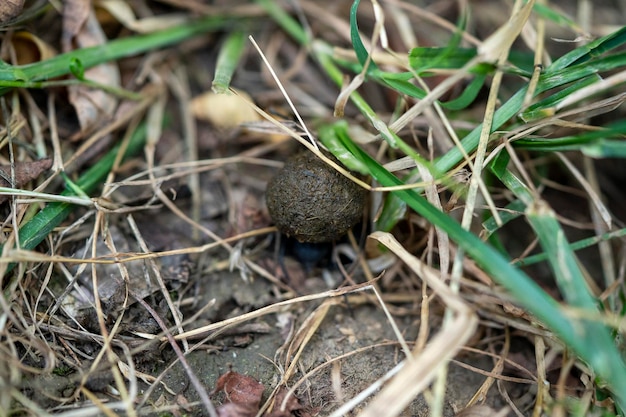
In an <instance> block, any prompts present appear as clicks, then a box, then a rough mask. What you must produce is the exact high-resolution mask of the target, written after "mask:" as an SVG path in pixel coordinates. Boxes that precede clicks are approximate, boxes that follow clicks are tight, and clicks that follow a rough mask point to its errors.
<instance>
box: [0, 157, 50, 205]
mask: <svg viewBox="0 0 626 417" xmlns="http://www.w3.org/2000/svg"><path fill="white" fill-rule="evenodd" d="M51 166H52V159H49V158H48V159H40V160H39V161H32V162H16V163H15V184H14V186H13V187H12V188H15V189H20V188H22V187H23V186H24V185H26V184H28V183H29V182H31V181H32V180H34V179H35V178H37V177H39V176H40V175H41V174H42V173H43V172H44V171H47V170H49V169H50V167H51ZM0 187H11V165H0ZM8 199H9V196H8V195H0V203H3V202H5V201H6V200H8Z"/></svg>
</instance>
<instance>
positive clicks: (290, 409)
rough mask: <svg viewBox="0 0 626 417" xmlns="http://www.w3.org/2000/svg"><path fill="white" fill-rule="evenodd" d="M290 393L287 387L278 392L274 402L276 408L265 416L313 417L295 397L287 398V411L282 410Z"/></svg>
mask: <svg viewBox="0 0 626 417" xmlns="http://www.w3.org/2000/svg"><path fill="white" fill-rule="evenodd" d="M288 392H289V391H288V390H287V388H285V387H282V388H280V389H279V390H278V392H277V393H276V397H275V400H274V407H273V408H272V409H271V410H270V411H269V412H268V413H267V414H265V417H292V416H298V417H310V416H311V415H312V414H311V412H310V411H309V410H307V409H306V408H305V407H304V406H303V405H302V404H300V401H299V400H298V399H297V398H296V397H295V396H293V395H291V396H290V397H289V398H287V403H286V404H285V409H284V410H281V409H280V408H281V406H282V404H283V401H284V400H285V396H286V395H287V393H288Z"/></svg>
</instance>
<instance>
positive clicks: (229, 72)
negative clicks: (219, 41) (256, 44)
mask: <svg viewBox="0 0 626 417" xmlns="http://www.w3.org/2000/svg"><path fill="white" fill-rule="evenodd" d="M245 41H246V34H245V33H244V32H240V31H234V32H231V33H230V34H229V35H228V38H227V39H226V41H225V42H224V45H222V49H220V53H219V55H218V57H217V63H216V65H215V77H214V78H213V83H212V84H211V87H212V88H213V92H215V93H218V94H224V93H227V92H228V88H229V87H230V80H231V79H232V78H233V74H234V73H235V70H236V69H237V67H238V66H239V61H240V60H241V56H242V54H243V51H244V49H245Z"/></svg>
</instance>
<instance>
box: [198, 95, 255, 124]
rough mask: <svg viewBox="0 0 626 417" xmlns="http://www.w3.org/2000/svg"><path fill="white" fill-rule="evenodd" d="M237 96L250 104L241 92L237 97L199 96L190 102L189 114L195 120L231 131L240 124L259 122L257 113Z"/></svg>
mask: <svg viewBox="0 0 626 417" xmlns="http://www.w3.org/2000/svg"><path fill="white" fill-rule="evenodd" d="M239 96H241V97H243V98H245V99H246V100H248V101H249V102H252V98H251V97H250V96H249V95H247V94H246V93H244V92H241V91H240V92H238V93H237V95H234V94H215V93H213V92H207V93H204V94H201V95H199V96H197V97H195V98H194V99H192V100H191V105H190V108H191V113H192V114H193V115H194V117H196V118H197V119H200V120H204V121H208V122H210V123H211V124H213V125H214V126H215V127H217V128H220V129H232V128H235V127H238V126H239V125H241V124H242V123H249V122H255V121H258V120H260V119H261V117H260V116H259V115H258V114H257V112H256V111H254V109H253V108H252V107H250V106H249V105H248V104H247V103H245V102H244V100H242V99H241V97H239Z"/></svg>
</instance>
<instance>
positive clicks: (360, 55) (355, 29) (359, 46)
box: [350, 0, 378, 71]
mask: <svg viewBox="0 0 626 417" xmlns="http://www.w3.org/2000/svg"><path fill="white" fill-rule="evenodd" d="M360 2H361V0H354V2H353V3H352V7H350V40H351V41H352V49H354V52H355V53H356V57H357V59H358V60H359V62H360V63H361V66H362V67H363V66H365V63H366V62H367V58H368V57H369V52H367V49H365V45H363V41H362V40H361V34H360V33H359V25H358V24H357V21H356V20H357V19H356V18H357V10H358V9H359V3H360ZM376 69H378V66H377V65H376V63H375V62H374V61H373V60H370V64H369V66H368V71H372V70H376Z"/></svg>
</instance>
